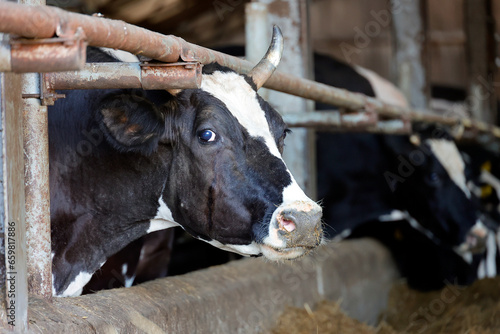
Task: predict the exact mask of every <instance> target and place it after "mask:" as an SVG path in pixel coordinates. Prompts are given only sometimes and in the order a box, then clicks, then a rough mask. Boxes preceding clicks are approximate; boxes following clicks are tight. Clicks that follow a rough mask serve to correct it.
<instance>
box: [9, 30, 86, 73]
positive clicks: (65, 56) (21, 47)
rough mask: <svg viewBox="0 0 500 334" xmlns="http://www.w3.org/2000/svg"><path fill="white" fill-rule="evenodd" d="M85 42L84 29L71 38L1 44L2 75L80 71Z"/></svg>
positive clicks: (25, 40)
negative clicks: (7, 73)
mask: <svg viewBox="0 0 500 334" xmlns="http://www.w3.org/2000/svg"><path fill="white" fill-rule="evenodd" d="M86 47H87V43H86V42H85V36H84V33H83V30H81V29H77V31H76V33H75V34H74V35H73V36H68V37H64V38H61V37H56V38H43V39H24V38H12V37H11V38H10V41H9V42H6V41H4V42H2V43H1V44H0V71H1V72H17V73H29V72H56V71H72V70H79V69H81V68H83V66H84V65H85V56H86V52H85V51H86Z"/></svg>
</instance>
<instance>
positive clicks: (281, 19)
mask: <svg viewBox="0 0 500 334" xmlns="http://www.w3.org/2000/svg"><path fill="white" fill-rule="evenodd" d="M258 2H261V3H264V4H266V5H267V7H268V12H269V15H268V24H269V26H268V29H270V27H271V25H272V24H276V25H278V26H279V27H280V28H281V30H282V31H283V35H284V42H285V50H284V52H283V58H282V60H281V63H280V65H279V67H278V69H279V70H280V71H282V72H284V73H293V74H294V75H296V76H298V77H302V78H308V79H310V78H311V77H312V66H311V64H312V52H311V45H310V42H309V41H310V39H309V24H308V18H309V1H304V0H284V1H283V0H259V1H258ZM268 34H269V33H268ZM269 39H270V37H269ZM268 101H269V102H270V103H271V105H273V106H275V107H277V109H278V110H279V111H280V112H281V113H282V114H291V113H304V112H310V111H312V110H313V108H314V104H313V102H312V101H307V100H305V99H303V98H300V97H297V96H292V95H286V94H283V93H280V92H276V91H269V98H268ZM314 140H315V136H314V131H313V130H308V129H302V128H297V129H294V130H293V133H292V134H291V135H290V136H288V137H287V139H286V143H287V145H286V147H285V152H284V154H283V157H284V159H285V161H286V163H287V165H288V168H289V169H290V171H291V172H292V174H293V175H294V177H295V179H296V180H297V182H298V184H299V185H300V186H301V187H302V189H304V191H305V192H306V193H307V194H308V195H309V196H310V197H312V198H315V197H316V150H315V141H314Z"/></svg>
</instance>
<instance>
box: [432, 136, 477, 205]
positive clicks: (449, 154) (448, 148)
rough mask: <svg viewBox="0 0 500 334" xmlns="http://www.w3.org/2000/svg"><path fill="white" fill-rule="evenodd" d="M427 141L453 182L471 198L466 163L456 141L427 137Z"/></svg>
mask: <svg viewBox="0 0 500 334" xmlns="http://www.w3.org/2000/svg"><path fill="white" fill-rule="evenodd" d="M426 142H427V143H428V144H429V146H430V147H431V150H432V153H434V155H435V156H436V158H437V159H438V161H439V162H440V163H441V165H442V166H443V167H444V169H446V171H447V172H448V175H449V176H450V178H451V179H452V180H453V182H455V184H456V185H457V186H458V187H459V188H460V189H462V191H463V192H464V193H465V195H466V196H467V198H470V197H471V194H470V190H469V188H467V183H466V180H465V172H464V170H465V163H464V161H463V160H462V156H461V155H460V152H459V151H458V149H457V146H456V145H455V143H453V142H452V141H451V140H445V139H427V140H426Z"/></svg>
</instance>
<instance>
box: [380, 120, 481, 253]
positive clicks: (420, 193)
mask: <svg viewBox="0 0 500 334" xmlns="http://www.w3.org/2000/svg"><path fill="white" fill-rule="evenodd" d="M386 140H387V141H388V145H387V146H388V147H390V148H391V150H392V151H393V152H392V153H393V154H394V156H393V159H394V161H396V160H397V168H394V170H393V171H391V172H389V173H387V172H386V174H385V176H386V180H387V181H388V183H389V185H390V186H391V188H392V190H393V191H394V193H395V195H396V198H397V200H398V201H399V202H400V203H403V204H400V205H401V206H402V207H405V209H407V211H408V213H409V214H410V216H411V217H413V218H414V220H413V225H417V222H418V225H419V226H414V227H417V228H419V229H420V228H422V232H424V233H425V234H427V236H428V237H430V238H431V239H433V240H434V241H438V242H439V243H441V244H444V245H447V246H451V247H453V248H455V250H457V251H458V252H459V253H460V254H465V253H468V252H469V251H471V250H473V249H474V248H475V247H476V246H477V242H478V240H479V239H481V238H482V235H483V234H484V233H486V229H485V228H484V225H483V224H482V222H481V221H480V220H479V219H478V217H479V214H478V208H477V205H476V203H475V201H474V200H473V199H472V198H471V193H470V191H469V189H468V188H467V186H466V177H465V171H464V168H465V165H464V161H463V160H462V157H461V155H460V153H459V151H458V149H457V147H456V145H455V143H454V142H453V140H452V138H451V137H450V136H449V134H448V133H447V132H446V131H445V130H443V129H440V128H433V127H432V128H426V129H425V130H423V131H421V133H420V134H419V135H413V136H411V137H400V138H398V137H397V136H388V137H387V138H386Z"/></svg>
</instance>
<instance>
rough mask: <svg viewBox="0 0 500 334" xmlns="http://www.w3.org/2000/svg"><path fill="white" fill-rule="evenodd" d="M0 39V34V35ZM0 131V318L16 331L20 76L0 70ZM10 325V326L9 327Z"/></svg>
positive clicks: (24, 298)
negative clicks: (0, 248) (0, 260)
mask: <svg viewBox="0 0 500 334" xmlns="http://www.w3.org/2000/svg"><path fill="white" fill-rule="evenodd" d="M0 42H1V37H0ZM0 94H1V98H0V110H1V115H2V118H1V122H0V130H1V131H0V133H1V134H2V136H1V141H2V146H3V150H2V152H4V154H5V155H4V154H2V153H0V160H1V162H2V164H1V168H2V185H3V189H2V192H1V195H0V199H1V201H0V206H1V208H2V209H1V210H0V211H1V213H2V222H3V232H4V236H5V238H4V241H5V267H3V269H4V270H5V271H4V272H3V274H4V276H3V277H2V282H0V286H1V287H3V288H5V292H6V295H7V298H6V299H5V302H6V303H5V304H2V306H4V307H1V309H0V315H1V320H2V322H4V323H5V324H6V326H7V328H9V327H10V328H11V329H13V330H16V331H18V332H20V333H23V332H25V331H26V330H27V328H28V285H27V274H26V273H27V269H26V238H25V234H26V225H25V211H24V210H25V208H24V156H23V136H22V133H23V115H22V112H20V111H21V110H22V99H21V76H20V75H18V74H14V73H0ZM12 325H14V326H12Z"/></svg>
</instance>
